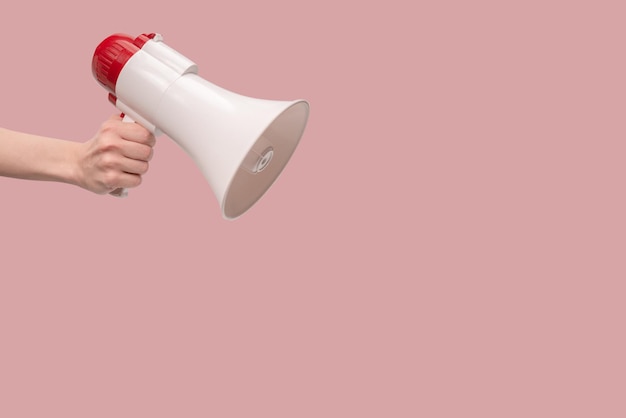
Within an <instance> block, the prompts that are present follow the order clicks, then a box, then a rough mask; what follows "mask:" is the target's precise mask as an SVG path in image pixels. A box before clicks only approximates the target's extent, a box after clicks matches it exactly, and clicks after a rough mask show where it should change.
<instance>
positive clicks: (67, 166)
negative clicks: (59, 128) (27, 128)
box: [0, 128, 80, 184]
mask: <svg viewBox="0 0 626 418" xmlns="http://www.w3.org/2000/svg"><path fill="white" fill-rule="evenodd" d="M79 146H80V144H79V143H77V142H72V141H67V140H62V139H56V138H48V137H43V136H38V135H31V134H26V133H22V132H15V131H10V130H7V129H3V128H0V176H6V177H15V178H21V179H28V180H47V181H58V182H64V183H70V184H76V175H77V173H76V171H77V167H76V164H77V163H76V159H77V150H78V147H79Z"/></svg>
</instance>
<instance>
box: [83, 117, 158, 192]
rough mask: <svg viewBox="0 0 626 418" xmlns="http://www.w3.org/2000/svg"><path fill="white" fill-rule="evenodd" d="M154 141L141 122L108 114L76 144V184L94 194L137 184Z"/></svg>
mask: <svg viewBox="0 0 626 418" xmlns="http://www.w3.org/2000/svg"><path fill="white" fill-rule="evenodd" d="M155 142H156V140H155V137H154V135H152V133H150V132H149V131H148V130H147V129H145V128H143V127H142V126H141V125H139V124H137V123H127V122H122V118H121V117H120V116H118V115H115V116H112V117H111V118H109V120H107V121H106V122H104V123H103V124H102V126H101V128H100V129H99V130H98V132H97V133H96V135H95V136H94V137H93V138H92V139H91V140H89V141H87V142H85V143H83V144H81V145H80V147H79V148H78V154H77V158H76V161H77V176H76V177H77V181H76V182H77V184H78V185H79V186H80V187H82V188H84V189H87V190H90V191H92V192H94V193H98V194H105V193H111V192H112V191H114V190H116V189H120V188H132V187H137V186H139V185H140V184H141V180H142V176H143V175H144V174H146V172H147V171H148V162H149V161H150V160H151V159H152V155H153V148H152V147H153V146H154V144H155Z"/></svg>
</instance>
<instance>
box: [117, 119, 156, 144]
mask: <svg viewBox="0 0 626 418" xmlns="http://www.w3.org/2000/svg"><path fill="white" fill-rule="evenodd" d="M118 129H119V130H118V134H119V135H120V136H121V137H122V138H124V139H125V140H127V141H131V142H137V143H140V144H145V145H148V146H154V144H155V143H156V138H155V137H154V135H153V134H152V133H151V132H150V131H148V130H147V129H146V128H144V127H143V126H141V125H139V124H138V123H127V122H120V125H119V127H118Z"/></svg>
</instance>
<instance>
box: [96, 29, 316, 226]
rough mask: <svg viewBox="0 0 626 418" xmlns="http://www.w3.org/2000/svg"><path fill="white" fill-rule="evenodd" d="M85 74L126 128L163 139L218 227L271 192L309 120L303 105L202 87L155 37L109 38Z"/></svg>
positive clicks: (191, 69) (192, 70)
mask: <svg viewBox="0 0 626 418" xmlns="http://www.w3.org/2000/svg"><path fill="white" fill-rule="evenodd" d="M92 71H93V75H94V77H95V78H96V80H97V81H98V82H99V83H100V84H101V85H102V86H103V87H104V88H105V89H107V90H108V91H109V100H110V101H111V102H112V103H113V104H114V105H115V106H116V107H117V108H118V109H119V110H120V111H121V112H123V113H124V114H125V115H126V117H127V118H128V119H129V120H131V121H135V122H137V123H140V124H141V125H142V126H144V127H145V128H146V129H148V130H150V131H151V132H152V133H153V134H155V135H160V134H161V133H164V134H166V135H167V136H169V137H170V138H171V139H172V140H174V141H175V142H176V143H177V144H178V145H179V146H180V147H181V148H182V149H183V150H185V152H186V153H187V154H188V155H189V156H190V157H191V158H192V159H193V160H194V161H195V163H196V165H197V166H198V167H199V168H200V171H201V172H202V174H203V175H204V177H205V178H206V180H207V181H208V183H209V184H210V185H211V188H212V189H213V192H214V194H215V196H216V198H217V200H218V202H219V204H220V207H221V210H222V216H223V217H224V218H226V219H236V218H237V217H239V216H241V215H242V214H243V213H244V212H246V211H247V210H248V209H249V208H250V207H252V206H253V205H254V204H255V203H256V202H257V201H258V200H259V199H260V198H261V197H262V196H263V195H264V194H265V192H266V191H267V190H268V189H269V188H270V187H271V185H272V184H273V183H274V182H275V180H276V179H277V178H278V176H279V175H280V173H281V172H282V170H283V169H284V167H285V165H286V164H287V162H288V161H289V159H290V158H291V156H292V154H293V152H294V150H295V149H296V147H297V145H298V143H299V141H300V138H301V137H302V134H303V132H304V128H305V126H306V122H307V120H308V116H309V104H308V103H307V102H306V101H305V100H295V101H277V100H264V99H255V98H252V97H247V96H243V95H240V94H237V93H234V92H231V91H229V90H226V89H224V88H221V87H219V86H217V85H215V84H212V83H210V82H208V81H206V80H205V79H203V78H202V77H200V76H199V75H198V74H197V73H198V67H197V65H196V64H194V63H193V62H192V61H191V60H189V59H188V58H186V57H185V56H183V55H182V54H180V53H179V52H177V51H175V50H174V49H172V48H170V47H169V46H167V45H166V44H165V43H164V42H163V38H162V36H161V35H159V34H154V33H153V34H143V35H140V36H138V37H136V38H132V37H131V36H129V35H125V34H114V35H111V36H109V37H108V38H106V39H105V40H104V41H102V42H101V43H100V45H98V47H97V48H96V50H95V52H94V55H93V60H92Z"/></svg>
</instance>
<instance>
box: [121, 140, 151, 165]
mask: <svg viewBox="0 0 626 418" xmlns="http://www.w3.org/2000/svg"><path fill="white" fill-rule="evenodd" d="M120 151H121V152H122V155H123V156H124V157H126V158H131V159H133V160H139V161H150V160H151V159H152V156H153V149H152V147H151V146H149V145H146V144H141V143H138V142H132V141H124V142H123V143H122V145H121V147H120Z"/></svg>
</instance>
